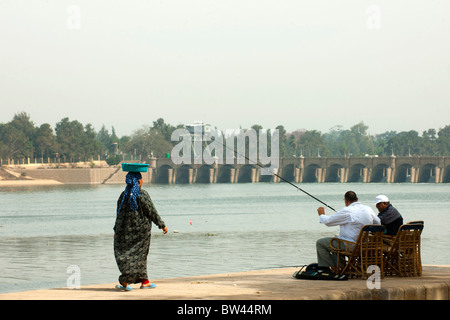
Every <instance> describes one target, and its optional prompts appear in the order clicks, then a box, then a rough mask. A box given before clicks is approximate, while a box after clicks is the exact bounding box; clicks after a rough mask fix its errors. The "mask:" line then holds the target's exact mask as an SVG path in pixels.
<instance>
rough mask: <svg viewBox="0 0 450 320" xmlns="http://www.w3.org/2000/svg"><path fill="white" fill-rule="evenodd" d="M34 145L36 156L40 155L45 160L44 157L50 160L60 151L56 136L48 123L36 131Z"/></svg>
mask: <svg viewBox="0 0 450 320" xmlns="http://www.w3.org/2000/svg"><path fill="white" fill-rule="evenodd" d="M34 145H35V148H36V155H39V156H40V157H41V158H44V156H45V157H48V158H50V157H51V156H52V154H53V153H55V152H56V150H58V145H57V142H56V136H55V134H54V133H53V129H52V127H51V126H50V125H49V124H48V123H44V124H42V125H41V126H40V127H39V128H37V129H36V132H35V137H34Z"/></svg>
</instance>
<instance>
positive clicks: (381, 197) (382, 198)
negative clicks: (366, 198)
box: [375, 194, 389, 205]
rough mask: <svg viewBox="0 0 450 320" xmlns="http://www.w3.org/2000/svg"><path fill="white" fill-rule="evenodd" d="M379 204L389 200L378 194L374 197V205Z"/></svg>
mask: <svg viewBox="0 0 450 320" xmlns="http://www.w3.org/2000/svg"><path fill="white" fill-rule="evenodd" d="M380 202H389V198H388V197H386V196H385V195H384V194H380V195H379V196H376V197H375V205H377V203H380Z"/></svg>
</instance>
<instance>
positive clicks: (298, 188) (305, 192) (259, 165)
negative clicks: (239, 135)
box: [222, 142, 336, 212]
mask: <svg viewBox="0 0 450 320" xmlns="http://www.w3.org/2000/svg"><path fill="white" fill-rule="evenodd" d="M222 145H223V146H224V147H225V148H228V149H230V150H233V152H234V153H235V154H236V155H239V156H241V157H244V158H245V159H247V160H248V161H249V162H251V163H253V164H256V165H257V166H258V167H260V168H262V169H263V170H266V171H267V172H270V173H271V174H273V175H274V176H276V177H278V178H280V180H282V181H284V182H287V183H289V184H290V185H291V186H293V187H294V188H296V189H297V190H300V191H301V192H303V193H304V194H306V195H308V196H310V197H311V198H313V199H314V200H316V201H318V202H320V203H321V204H323V205H325V206H327V207H328V208H330V209H331V210H333V211H334V212H336V210H335V209H334V208H333V207H331V206H329V205H328V204H326V203H325V202H323V201H322V200H320V199H318V198H317V197H315V196H313V195H312V194H310V193H309V192H307V191H305V190H303V189H302V188H300V187H298V186H296V185H295V184H293V183H292V182H290V181H289V180H287V179H284V178H283V177H282V176H280V175H278V174H276V173H275V172H272V171H270V170H269V169H267V168H266V167H263V166H262V165H261V164H259V163H258V162H255V161H252V160H250V159H249V157H247V156H246V155H242V154H240V153H239V152H237V151H236V150H234V148H233V149H231V148H230V147H228V146H227V145H226V144H225V143H223V142H222ZM233 147H234V144H233Z"/></svg>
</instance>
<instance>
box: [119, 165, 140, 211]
mask: <svg viewBox="0 0 450 320" xmlns="http://www.w3.org/2000/svg"><path fill="white" fill-rule="evenodd" d="M141 179H142V175H141V173H140V172H128V174H127V177H126V179H125V182H126V183H127V187H126V188H125V194H124V195H123V198H122V202H121V203H120V207H119V210H117V214H119V212H120V210H121V209H122V205H123V202H124V200H125V198H126V197H127V196H128V195H129V196H130V200H129V201H128V204H129V205H130V208H131V210H133V211H136V210H137V209H138V204H137V198H138V197H140V196H141V189H140V188H139V180H141Z"/></svg>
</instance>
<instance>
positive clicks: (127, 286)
mask: <svg viewBox="0 0 450 320" xmlns="http://www.w3.org/2000/svg"><path fill="white" fill-rule="evenodd" d="M116 289H119V290H125V291H131V290H133V288H132V287H130V286H129V285H128V284H127V283H125V284H122V283H121V284H118V285H117V286H116Z"/></svg>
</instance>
